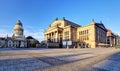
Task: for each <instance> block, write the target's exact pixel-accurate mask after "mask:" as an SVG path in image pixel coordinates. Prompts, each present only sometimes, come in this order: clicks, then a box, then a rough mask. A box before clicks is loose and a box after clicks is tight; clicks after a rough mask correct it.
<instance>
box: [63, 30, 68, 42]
mask: <svg viewBox="0 0 120 71" xmlns="http://www.w3.org/2000/svg"><path fill="white" fill-rule="evenodd" d="M64 35H65V40H69V31H66V32H64Z"/></svg>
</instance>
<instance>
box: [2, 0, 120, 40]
mask: <svg viewBox="0 0 120 71" xmlns="http://www.w3.org/2000/svg"><path fill="white" fill-rule="evenodd" d="M119 3H120V0H0V36H6V35H7V34H8V35H9V36H12V34H13V27H14V25H15V23H16V21H17V20H18V19H20V20H21V22H22V23H23V27H24V30H25V32H24V35H25V36H28V35H31V36H33V37H34V38H36V39H38V40H39V41H41V40H43V39H44V35H43V31H44V30H45V29H46V28H47V27H48V25H49V24H51V23H52V22H53V20H54V19H55V18H56V17H58V18H59V19H62V17H65V18H66V19H68V20H70V21H73V22H75V23H78V24H80V25H82V26H84V25H87V24H89V23H90V22H91V20H92V19H94V20H95V22H100V20H102V21H103V23H104V25H105V27H106V28H109V29H111V30H112V31H113V32H115V33H118V34H119V33H120V31H119V29H120V28H119V26H120V4H119Z"/></svg>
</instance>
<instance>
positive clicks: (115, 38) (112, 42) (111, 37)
mask: <svg viewBox="0 0 120 71" xmlns="http://www.w3.org/2000/svg"><path fill="white" fill-rule="evenodd" d="M107 44H109V46H111V47H113V46H117V45H120V36H119V35H117V34H115V33H113V32H112V31H111V30H109V29H107Z"/></svg>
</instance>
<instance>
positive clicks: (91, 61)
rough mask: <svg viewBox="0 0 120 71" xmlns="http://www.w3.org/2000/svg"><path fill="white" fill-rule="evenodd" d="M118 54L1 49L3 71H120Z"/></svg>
mask: <svg viewBox="0 0 120 71" xmlns="http://www.w3.org/2000/svg"><path fill="white" fill-rule="evenodd" d="M119 52H120V49H114V48H95V49H90V48H85V49H40V48H39V49H34V50H32V49H26V50H24V49H14V50H13V49H9V50H8V49H6V50H5V49H0V71H30V70H32V71H39V70H40V71H84V70H87V71H90V70H93V71H100V70H106V71H107V70H109V71H119V70H120V69H119V68H120V63H119V62H120V54H119ZM113 54H114V55H113Z"/></svg>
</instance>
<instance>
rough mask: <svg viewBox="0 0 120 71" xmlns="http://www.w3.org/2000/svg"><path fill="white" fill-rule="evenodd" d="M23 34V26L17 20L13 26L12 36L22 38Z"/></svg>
mask: <svg viewBox="0 0 120 71" xmlns="http://www.w3.org/2000/svg"><path fill="white" fill-rule="evenodd" d="M23 32H24V29H23V25H22V23H21V21H20V20H18V21H17V22H16V24H15V26H14V34H13V36H14V37H23Z"/></svg>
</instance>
